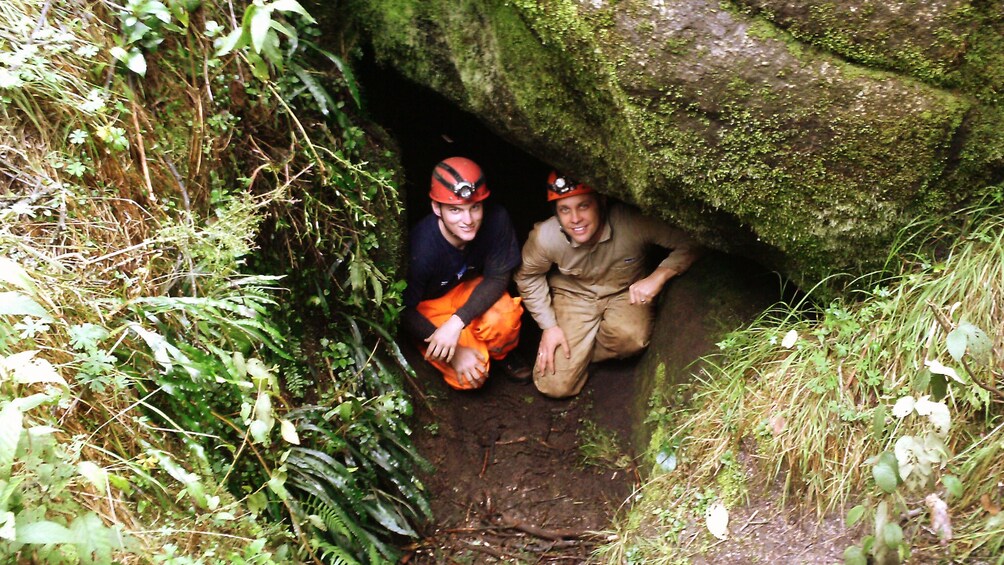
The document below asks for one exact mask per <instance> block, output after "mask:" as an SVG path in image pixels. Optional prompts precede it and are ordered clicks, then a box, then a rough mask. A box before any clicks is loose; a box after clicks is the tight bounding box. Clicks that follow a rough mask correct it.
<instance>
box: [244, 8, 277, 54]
mask: <svg viewBox="0 0 1004 565" xmlns="http://www.w3.org/2000/svg"><path fill="white" fill-rule="evenodd" d="M248 11H249V12H252V14H251V26H250V32H251V48H252V49H254V51H255V53H261V48H262V46H263V45H265V38H266V37H267V36H268V30H269V29H271V27H272V10H271V9H270V8H263V7H261V6H255V5H251V6H249V7H248Z"/></svg>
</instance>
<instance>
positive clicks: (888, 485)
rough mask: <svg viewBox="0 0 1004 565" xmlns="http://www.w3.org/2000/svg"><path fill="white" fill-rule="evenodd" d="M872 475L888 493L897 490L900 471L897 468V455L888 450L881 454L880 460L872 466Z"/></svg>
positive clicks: (876, 482)
mask: <svg viewBox="0 0 1004 565" xmlns="http://www.w3.org/2000/svg"><path fill="white" fill-rule="evenodd" d="M872 477H873V478H874V479H875V484H877V485H878V486H879V488H880V489H882V490H883V491H885V492H887V493H892V492H895V491H896V486H897V485H899V472H898V469H897V463H896V456H895V455H893V454H892V453H889V452H888V451H886V452H883V453H882V455H880V456H879V460H878V462H876V463H875V466H874V467H872Z"/></svg>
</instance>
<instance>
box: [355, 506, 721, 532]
mask: <svg viewBox="0 0 1004 565" xmlns="http://www.w3.org/2000/svg"><path fill="white" fill-rule="evenodd" d="M716 504H717V505H718V506H720V507H721V511H724V513H725V518H724V523H725V533H724V535H725V536H726V537H728V515H729V511H728V510H726V509H725V506H722V505H721V503H720V502H718V503H716ZM712 508H715V506H714V505H713V506H712ZM366 510H367V512H369V514H370V516H372V517H373V518H375V519H376V521H377V522H379V523H380V525H381V526H383V527H385V528H387V529H388V530H390V531H392V532H394V533H397V534H401V535H403V536H416V535H418V534H417V533H416V532H415V530H414V529H412V527H411V526H410V525H409V524H408V521H407V520H405V518H404V516H401V514H400V513H399V512H398V511H397V510H396V509H395V508H394V507H393V506H391V505H389V504H387V503H386V502H385V501H383V500H379V499H377V500H376V504H374V505H373V506H370V507H367V508H366ZM721 511H719V510H718V509H717V508H716V510H715V516H716V518H715V526H719V525H720V524H721V521H722V518H721ZM708 528H709V529H710V528H711V524H710V522H709V524H708ZM712 533H713V534H714V533H715V532H714V531H712ZM715 535H716V536H717V535H718V534H715ZM719 539H725V538H719Z"/></svg>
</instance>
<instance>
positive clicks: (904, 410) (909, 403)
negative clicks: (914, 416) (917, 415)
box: [892, 396, 916, 419]
mask: <svg viewBox="0 0 1004 565" xmlns="http://www.w3.org/2000/svg"><path fill="white" fill-rule="evenodd" d="M915 403H916V400H914V398H913V397H912V396H904V397H903V398H900V399H899V400H897V401H896V404H895V405H894V406H893V407H892V415H893V416H896V417H897V418H899V419H903V418H905V417H907V416H909V415H910V414H911V413H912V412H913V407H914V404H915Z"/></svg>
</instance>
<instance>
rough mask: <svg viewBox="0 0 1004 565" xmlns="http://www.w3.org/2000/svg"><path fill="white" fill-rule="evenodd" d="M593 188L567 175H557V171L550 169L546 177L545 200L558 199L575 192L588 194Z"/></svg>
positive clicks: (572, 194)
mask: <svg viewBox="0 0 1004 565" xmlns="http://www.w3.org/2000/svg"><path fill="white" fill-rule="evenodd" d="M591 192H593V188H592V187H591V186H589V185H587V184H582V183H580V182H578V181H576V180H573V179H571V178H569V177H566V176H563V175H559V174H558V171H551V174H550V175H548V177H547V201H548V202H551V201H552V200H559V199H561V198H567V197H569V196H575V195H576V194H589V193H591Z"/></svg>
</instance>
